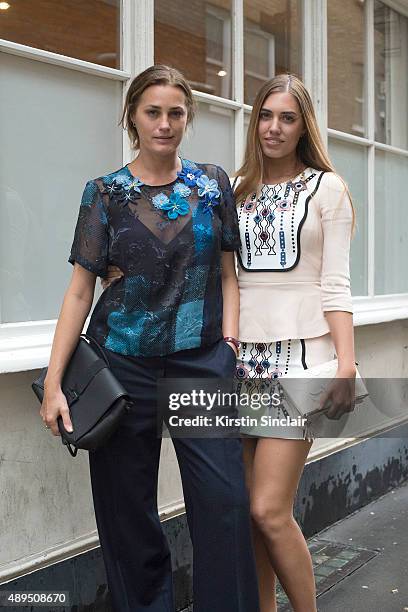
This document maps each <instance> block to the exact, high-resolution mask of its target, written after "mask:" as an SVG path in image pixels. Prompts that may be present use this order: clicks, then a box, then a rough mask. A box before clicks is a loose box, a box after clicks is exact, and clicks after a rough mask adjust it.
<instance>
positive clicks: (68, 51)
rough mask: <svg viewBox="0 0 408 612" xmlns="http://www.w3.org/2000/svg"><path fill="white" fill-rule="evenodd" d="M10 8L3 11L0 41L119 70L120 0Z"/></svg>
mask: <svg viewBox="0 0 408 612" xmlns="http://www.w3.org/2000/svg"><path fill="white" fill-rule="evenodd" d="M8 4H9V5H10V6H9V8H8V9H7V10H3V11H0V38H4V39H6V40H10V41H12V42H16V43H20V44H23V45H28V46H30V47H35V48H36V49H44V50H45V51H52V52H53V53H60V54H61V55H68V56H70V57H75V58H77V59H81V60H85V61H87V62H93V63H94V64H102V65H103V66H109V67H110V68H118V69H120V67H121V58H120V0H87V2H81V1H80V0H64V1H63V2H61V1H60V0H18V1H13V0H10V2H8Z"/></svg>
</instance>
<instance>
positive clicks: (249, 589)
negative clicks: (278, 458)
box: [89, 340, 259, 612]
mask: <svg viewBox="0 0 408 612" xmlns="http://www.w3.org/2000/svg"><path fill="white" fill-rule="evenodd" d="M106 354H107V356H108V358H109V361H110V365H111V368H112V370H113V373H114V374H115V376H116V377H117V378H118V380H119V381H120V382H121V383H122V384H123V385H124V387H125V388H126V390H127V391H128V393H129V395H130V397H131V399H132V400H133V402H134V407H133V409H132V411H130V412H129V414H127V415H126V417H125V418H124V420H123V421H122V422H121V425H120V427H119V429H118V430H117V431H116V432H115V433H114V434H113V436H112V437H111V438H110V440H109V441H108V442H107V444H106V445H105V446H104V447H103V448H101V449H98V450H97V451H92V452H90V453H89V460H90V470H91V482H92V491H93V499H94V506H95V514H96V520H97V525H98V531H99V538H100V543H101V547H102V552H103V557H104V561H105V566H106V571H107V576H108V583H109V590H110V593H111V597H112V601H113V604H114V608H115V611H116V612H174V610H175V606H174V598H173V584H172V570H171V559H170V551H169V547H168V544H167V541H166V538H165V536H164V533H163V531H162V528H161V524H160V519H159V515H158V508H157V477H158V467H159V457H160V447H161V439H160V438H159V437H158V436H157V402H156V397H157V380H158V379H159V378H163V377H168V378H180V377H182V378H190V377H194V378H207V377H213V378H215V377H220V376H225V377H226V376H231V375H232V372H233V368H234V366H235V355H234V351H233V350H232V349H231V347H229V346H228V345H227V344H226V343H225V342H224V341H223V340H220V341H219V342H216V343H215V344H213V345H211V346H209V347H204V348H198V349H189V350H184V351H180V352H178V353H173V354H171V355H168V356H166V357H128V356H126V357H125V356H122V355H119V354H117V353H113V352H111V351H106ZM173 444H174V447H175V451H176V454H177V459H178V463H179V467H180V473H181V478H182V484H183V492H184V500H185V507H186V515H187V521H188V526H189V530H190V535H191V540H192V543H193V597H194V612H258V610H259V600H258V585H257V578H256V571H255V562H254V556H253V550H252V542H251V535H250V517H249V502H248V496H247V491H246V488H245V482H244V470H243V464H242V449H241V440H240V439H239V438H233V437H224V438H222V437H219V438H174V439H173Z"/></svg>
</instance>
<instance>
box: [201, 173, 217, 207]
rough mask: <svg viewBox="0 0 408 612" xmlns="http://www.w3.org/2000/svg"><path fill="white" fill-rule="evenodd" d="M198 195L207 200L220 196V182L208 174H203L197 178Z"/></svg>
mask: <svg viewBox="0 0 408 612" xmlns="http://www.w3.org/2000/svg"><path fill="white" fill-rule="evenodd" d="M197 187H198V195H199V196H200V198H203V197H204V198H205V199H206V201H207V202H208V200H214V199H216V198H219V197H220V195H221V193H220V190H219V188H218V183H217V181H216V180H215V179H210V178H208V176H207V175H206V174H203V175H201V176H200V177H199V178H198V179H197Z"/></svg>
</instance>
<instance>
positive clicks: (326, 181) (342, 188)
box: [315, 170, 347, 193]
mask: <svg viewBox="0 0 408 612" xmlns="http://www.w3.org/2000/svg"><path fill="white" fill-rule="evenodd" d="M315 172H317V173H319V174H320V173H321V178H320V187H322V188H323V190H325V189H330V190H331V191H336V192H338V193H344V192H346V191H347V187H346V184H345V182H344V180H343V179H342V178H341V176H340V175H339V174H337V172H328V171H325V170H315ZM319 191H320V190H319Z"/></svg>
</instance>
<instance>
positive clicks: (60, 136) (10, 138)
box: [0, 53, 122, 323]
mask: <svg viewBox="0 0 408 612" xmlns="http://www.w3.org/2000/svg"><path fill="white" fill-rule="evenodd" d="M2 77H3V79H4V81H5V82H6V83H7V87H4V88H2V92H1V93H2V95H1V98H0V133H1V135H2V149H1V150H2V154H1V163H0V287H1V301H0V322H1V323H14V322H18V321H36V320H44V319H55V318H57V316H58V313H59V309H60V307H61V304H62V298H63V295H64V291H65V289H66V287H67V284H68V280H69V278H70V275H71V271H72V267H71V265H70V264H69V263H68V262H67V258H68V255H69V250H70V247H71V242H72V239H73V235H74V229H75V223H76V219H77V216H78V211H79V204H80V201H81V195H82V190H83V188H84V186H85V182H86V181H87V180H89V179H91V178H95V177H97V176H100V175H101V174H105V173H106V172H111V171H113V170H115V169H117V168H120V167H121V166H122V130H121V129H120V128H119V127H118V121H119V118H120V111H121V100H122V83H119V82H118V81H116V80H115V81H114V80H112V79H104V78H101V77H97V76H91V75H89V74H85V73H82V72H78V71H77V70H67V69H66V68H59V67H57V66H51V65H50V64H45V63H43V62H37V61H33V60H27V59H25V58H21V57H17V56H15V55H9V54H8V53H3V54H2ZM73 109H75V111H74V110H73ZM10 117H13V118H14V120H13V121H10Z"/></svg>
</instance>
